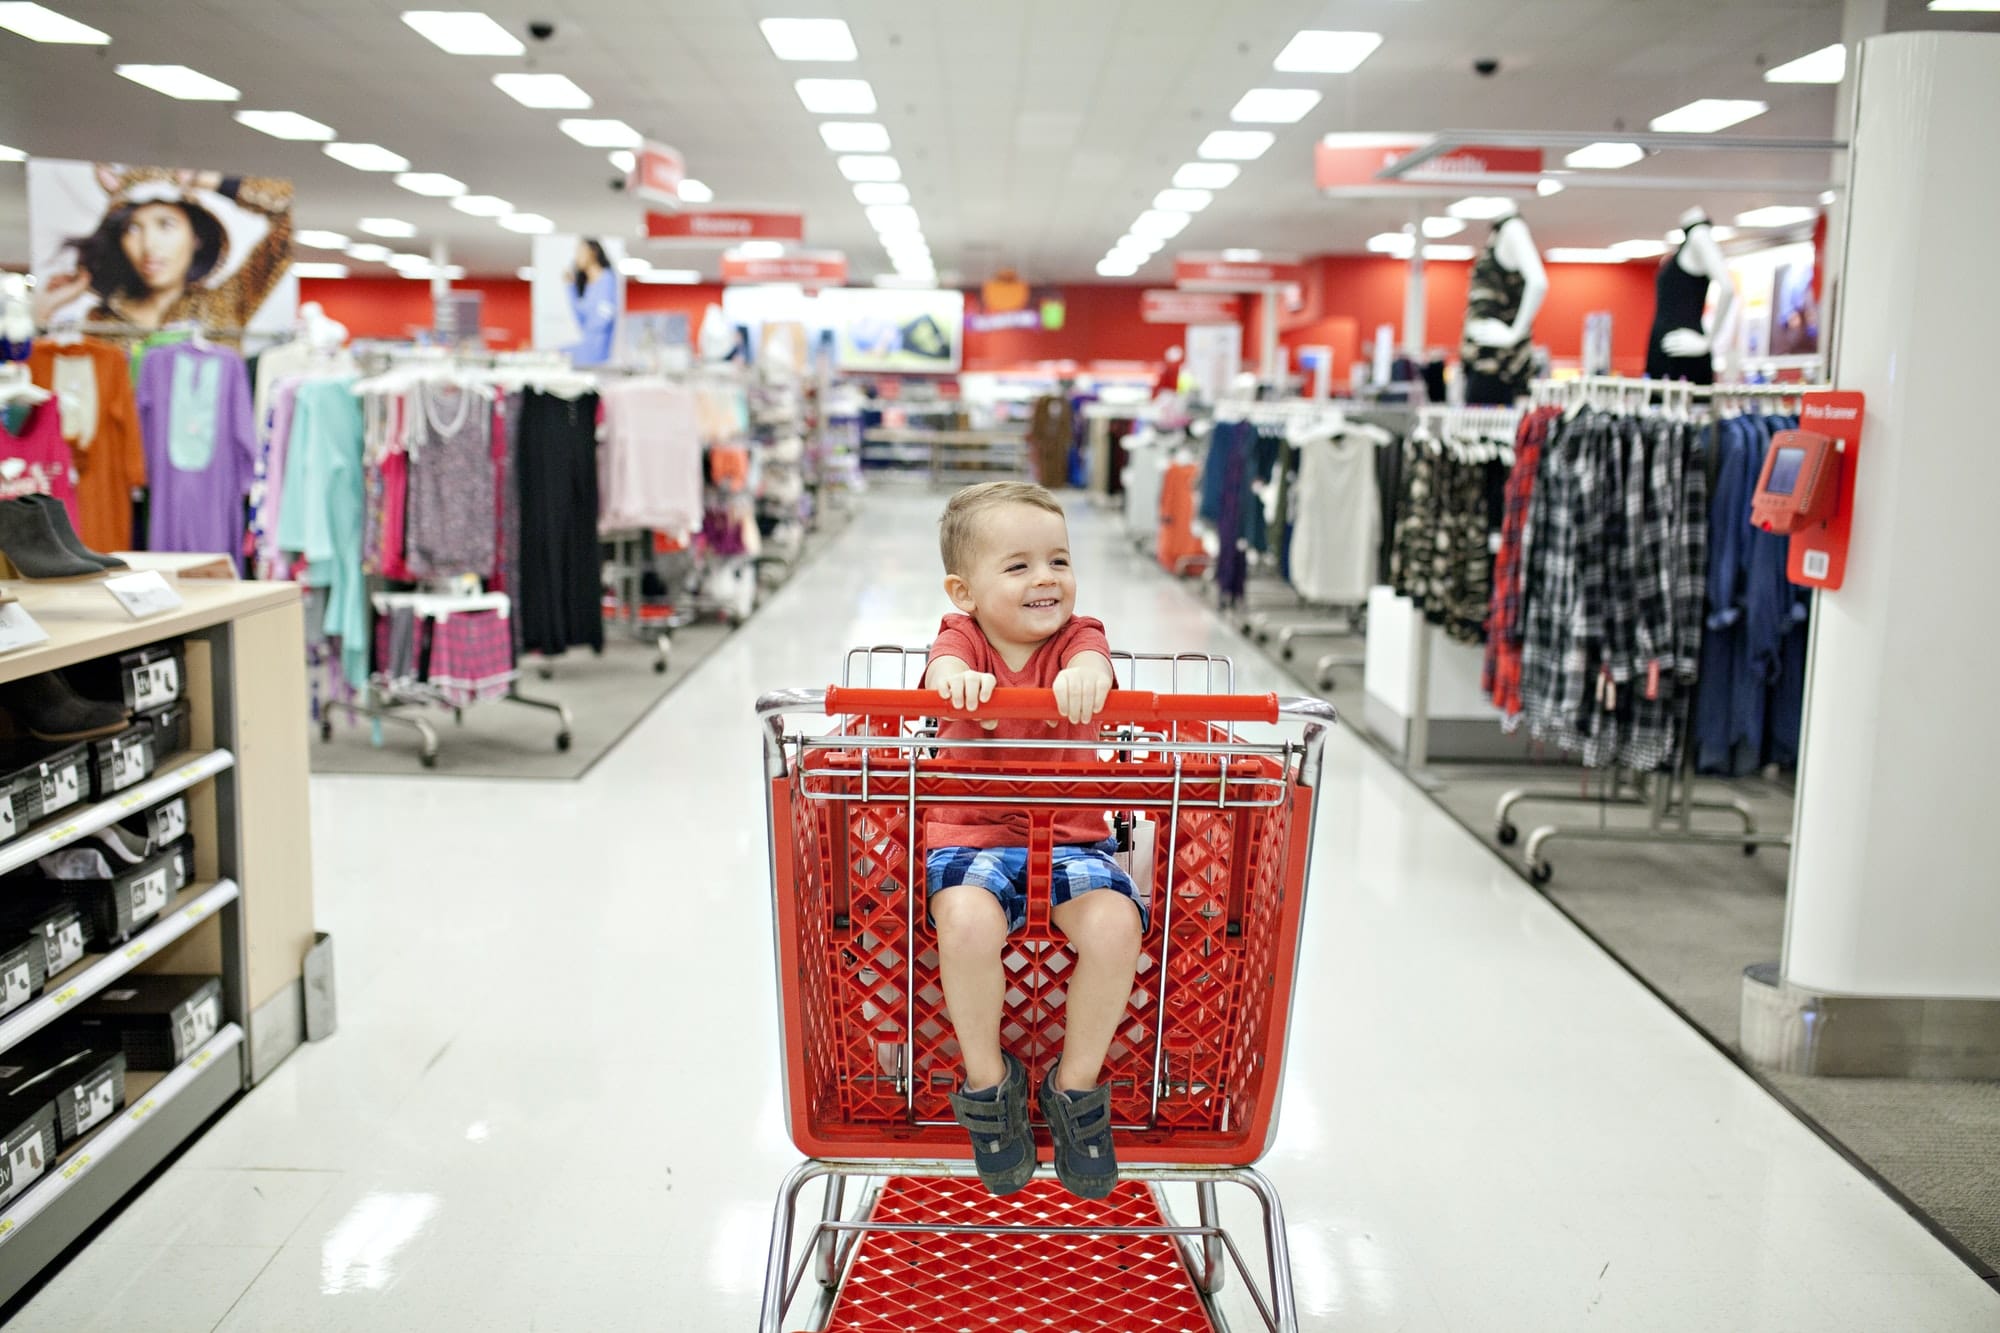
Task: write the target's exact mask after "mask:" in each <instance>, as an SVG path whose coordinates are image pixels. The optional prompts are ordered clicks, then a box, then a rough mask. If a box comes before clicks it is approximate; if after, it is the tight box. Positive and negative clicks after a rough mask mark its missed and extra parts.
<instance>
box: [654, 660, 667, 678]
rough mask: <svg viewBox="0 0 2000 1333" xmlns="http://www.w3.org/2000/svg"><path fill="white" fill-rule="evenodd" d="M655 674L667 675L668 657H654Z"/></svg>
mask: <svg viewBox="0 0 2000 1333" xmlns="http://www.w3.org/2000/svg"><path fill="white" fill-rule="evenodd" d="M653 674H654V675H656V676H664V675H666V674H667V659H666V658H664V657H656V658H654V659H653Z"/></svg>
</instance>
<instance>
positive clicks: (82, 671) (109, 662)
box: [69, 643, 187, 713]
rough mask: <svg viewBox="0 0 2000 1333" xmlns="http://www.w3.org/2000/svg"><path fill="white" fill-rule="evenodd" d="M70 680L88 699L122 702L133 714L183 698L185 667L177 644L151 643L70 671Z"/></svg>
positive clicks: (185, 678)
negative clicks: (117, 700) (120, 700)
mask: <svg viewBox="0 0 2000 1333" xmlns="http://www.w3.org/2000/svg"><path fill="white" fill-rule="evenodd" d="M69 675H70V679H71V680H72V681H73V682H74V683H75V685H76V688H77V690H78V691H79V692H81V693H83V694H85V695H88V696H89V697H90V698H92V699H122V700H123V701H124V703H125V706H126V707H127V708H129V709H131V710H132V711H133V712H134V713H145V712H150V711H151V710H153V709H156V708H160V707H162V706H164V705H166V704H171V703H178V702H179V701H180V700H181V699H182V698H184V697H185V692H186V680H187V667H186V661H185V659H184V658H183V656H182V653H181V646H180V644H178V643H155V644H149V645H148V646H146V647H144V648H136V649H134V650H133V651H131V652H129V653H121V654H120V655H119V656H117V657H104V658H99V659H97V660H96V661H94V662H87V663H85V664H83V665H81V666H77V667H72V668H71V669H70V671H69Z"/></svg>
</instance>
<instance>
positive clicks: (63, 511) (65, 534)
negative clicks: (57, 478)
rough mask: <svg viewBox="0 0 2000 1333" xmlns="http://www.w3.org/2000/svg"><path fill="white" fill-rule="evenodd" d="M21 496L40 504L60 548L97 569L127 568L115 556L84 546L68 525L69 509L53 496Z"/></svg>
mask: <svg viewBox="0 0 2000 1333" xmlns="http://www.w3.org/2000/svg"><path fill="white" fill-rule="evenodd" d="M21 498H22V499H24V500H26V501H27V502H28V503H30V504H34V505H40V506H41V509H42V512H43V513H44V514H46V515H47V516H48V520H49V527H50V529H51V530H52V531H53V532H54V533H55V534H56V540H57V541H58V542H60V543H62V548H63V549H64V550H65V551H68V552H69V553H70V554H71V555H73V556H76V557H77V558H78V559H80V560H88V561H90V562H91V563H92V564H94V565H96V566H97V567H98V568H99V569H126V568H128V566H127V565H126V563H125V562H124V561H123V560H120V559H119V558H118V557H117V556H115V555H104V554H101V553H100V552H97V551H93V550H91V549H90V548H89V547H88V546H85V545H84V544H83V538H81V537H79V536H77V535H76V529H75V528H73V527H71V526H70V521H69V510H68V509H67V508H66V507H64V505H63V502H62V501H61V500H58V499H56V497H55V496H53V495H24V496H22V497H21Z"/></svg>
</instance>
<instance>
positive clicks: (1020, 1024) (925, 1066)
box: [758, 648, 1334, 1333]
mask: <svg viewBox="0 0 2000 1333" xmlns="http://www.w3.org/2000/svg"><path fill="white" fill-rule="evenodd" d="M1115 657H1116V659H1117V660H1116V662H1115V666H1116V668H1117V673H1118V676H1119V678H1120V680H1121V682H1123V683H1127V684H1131V685H1133V686H1135V687H1137V686H1140V685H1144V684H1147V683H1149V678H1156V679H1155V680H1152V681H1151V682H1150V683H1157V684H1160V685H1164V686H1165V687H1166V688H1165V691H1164V692H1154V691H1152V690H1148V689H1142V688H1132V689H1118V690H1114V691H1113V692H1112V694H1111V696H1110V699H1109V701H1108V702H1107V704H1106V707H1105V710H1104V712H1103V714H1102V716H1101V718H1100V721H1101V722H1103V723H1104V730H1103V733H1102V735H1101V737H1100V739H1099V740H1097V741H1093V742H1078V741H1020V740H1006V741H999V742H985V743H982V742H978V741H959V740H954V741H952V742H951V744H950V746H949V747H948V748H946V749H940V748H939V745H938V741H937V733H936V727H935V723H934V719H935V718H936V717H937V716H938V715H939V714H940V713H941V711H946V710H948V705H944V704H943V703H942V701H940V700H939V698H938V697H937V695H936V693H935V692H933V691H919V690H915V689H909V688H872V687H873V686H874V685H875V684H876V683H877V682H879V681H881V680H882V679H883V677H884V676H886V677H888V679H889V682H890V683H892V684H894V685H897V686H908V685H911V684H914V683H915V682H916V681H917V680H918V679H920V678H921V675H922V669H923V661H924V654H923V652H922V651H921V650H909V649H903V648H873V649H856V650H855V651H854V652H852V653H850V654H849V657H848V663H847V668H846V670H845V671H844V672H843V681H844V682H847V683H844V684H843V685H840V686H835V687H832V688H829V689H826V690H790V691H783V692H779V693H774V694H769V695H766V696H764V697H763V698H762V699H760V700H759V701H758V712H759V715H760V716H761V717H762V718H763V719H764V721H765V723H766V725H767V729H766V732H765V737H764V753H765V761H766V777H767V779H768V781H769V788H768V794H769V802H770V828H771V865H772V890H773V896H774V899H775V906H776V912H775V933H776V951H777V962H778V978H779V992H780V1000H781V1007H782V1014H783V1023H782V1030H783V1041H784V1052H783V1063H784V1076H785V1077H784V1085H785V1106H786V1119H787V1123H788V1127H789V1130H790V1132H791V1136H792V1141H793V1142H794V1143H795V1144H796V1145H797V1146H798V1148H799V1150H800V1151H801V1152H803V1153H805V1154H806V1156H807V1158H808V1159H809V1160H807V1161H805V1162H802V1163H801V1164H800V1165H799V1166H798V1167H797V1168H795V1169H794V1170H793V1171H792V1172H791V1173H790V1175H789V1176H788V1177H787V1178H786V1180H785V1182H784V1185H783V1188H782V1189H781V1191H780V1194H779V1199H778V1205H777V1209H776V1215H775V1217H774V1220H773V1225H772V1236H771V1254H770V1260H769V1266H768V1268H767V1270H766V1278H765V1288H764V1300H763V1309H762V1316H761V1320H760V1324H759V1327H760V1329H761V1330H763V1333H784V1331H785V1329H786V1325H785V1323H784V1321H785V1319H786V1316H787V1314H788V1312H789V1311H791V1309H792V1307H793V1306H794V1304H795V1303H797V1302H798V1300H799V1291H800V1288H801V1286H802V1285H803V1283H804V1279H805V1274H806V1272H807V1269H808V1267H812V1268H813V1269H814V1270H815V1274H816V1277H817V1279H818V1283H819V1288H820V1291H819V1295H818V1297H817V1301H816V1304H815V1305H814V1308H813V1309H812V1311H811V1312H810V1314H809V1316H808V1318H809V1321H810V1322H809V1325H807V1326H809V1327H810V1328H812V1329H814V1330H819V1331H820V1333H834V1331H836V1330H839V1331H842V1333H887V1330H895V1331H896V1333H929V1331H930V1330H938V1331H939V1333H942V1331H943V1330H947V1329H950V1330H958V1329H964V1328H980V1329H986V1328H992V1329H1002V1328H1004V1329H1009V1330H1012V1329H1016V1328H1031V1327H1032V1328H1048V1329H1061V1330H1065V1331H1066V1333H1073V1331H1077V1330H1100V1329H1101V1330H1114V1329H1115V1330H1130V1329H1134V1328H1140V1327H1144V1328H1148V1329H1158V1330H1162V1331H1163V1333H1181V1331H1183V1330H1185V1331H1186V1333H1196V1331H1197V1330H1199V1331H1201V1333H1208V1331H1210V1330H1215V1329H1219V1328H1223V1327H1225V1325H1224V1324H1223V1323H1222V1322H1221V1317H1220V1315H1219V1313H1218V1311H1217V1310H1216V1307H1215V1297H1216V1293H1217V1292H1219V1291H1220V1290H1221V1288H1222V1285H1223V1279H1224V1275H1225V1272H1226V1269H1225V1266H1224V1260H1225V1256H1226V1257H1227V1259H1228V1260H1229V1261H1230V1262H1231V1263H1232V1264H1233V1266H1234V1267H1235V1268H1236V1270H1237V1272H1238V1273H1239V1275H1240V1276H1241V1278H1242V1279H1243V1282H1244V1286H1245V1289H1246V1291H1247V1292H1248V1293H1249V1296H1250V1298H1251V1300H1252V1301H1253V1302H1254V1304H1255V1306H1256V1308H1257V1311H1258V1313H1259V1314H1260V1315H1261V1316H1262V1318H1263V1322H1264V1324H1265V1327H1266V1328H1267V1329H1271V1330H1278V1331H1279V1333H1293V1331H1294V1330H1296V1329H1297V1327H1298V1323H1297V1314H1296V1311H1295V1308H1294V1303H1293V1296H1292V1284H1291V1266H1290V1258H1289V1252H1288V1249H1287V1246H1286V1242H1285V1231H1284V1215H1283V1210H1282V1207H1281V1205H1280V1202H1279V1199H1278V1195H1277V1193H1276V1191H1275V1190H1274V1189H1273V1188H1272V1187H1271V1185H1270V1182H1269V1181H1267V1180H1266V1179H1265V1178H1264V1177H1263V1176H1262V1175H1261V1174H1259V1173H1258V1172H1257V1171H1255V1170H1254V1169H1253V1164H1254V1163H1255V1162H1256V1161H1257V1160H1258V1159H1259V1158H1260V1157H1261V1156H1262V1155H1263V1153H1264V1152H1265V1150H1266V1149H1267V1148H1268V1146H1269V1144H1270V1142H1271V1139H1272V1136H1273V1134H1274V1133H1275V1130H1276V1124H1277V1114H1278V1100H1279V1090H1280V1087H1281V1080H1282V1076H1283V1071H1284V1057H1285V1044H1286V1038H1287V1035H1288V1032H1289V1021H1288V1020H1289V1017H1290V1010H1291V997H1292V985H1293V977H1294V972H1295V969H1296V964H1297V958H1298V950H1299V939H1300V933H1299V932H1300V923H1301V919H1302V915H1303V911H1304V907H1305V896H1306V895H1305V887H1306V872H1307V867H1308V865H1309V864H1310V861H1311V848H1312V830H1313V825H1314V818H1313V816H1314V812H1315V809H1316V802H1317V797H1318V791H1319V773H1320V764H1321V755H1322V746H1323V744H1324V741H1325V735H1326V728H1327V725H1328V724H1330V723H1331V722H1332V721H1333V720H1334V712H1333V708H1332V706H1331V705H1329V704H1327V703H1325V702H1323V701H1321V700H1318V699H1307V698H1295V699H1283V700H1281V699H1279V698H1278V697H1277V696H1276V695H1236V694H1234V693H1233V692H1230V689H1231V686H1232V685H1233V673H1232V670H1231V668H1230V665H1229V663H1228V661H1227V659H1223V658H1215V657H1208V656H1204V655H1198V654H1178V655H1148V654H1117V655H1115ZM857 675H858V676H860V677H861V678H862V679H861V681H860V683H859V684H856V683H854V682H855V678H856V677H857ZM1189 684H1193V685H1196V686H1199V687H1201V689H1200V692H1194V693H1182V692H1181V690H1182V688H1183V687H1184V686H1186V685H1189ZM1218 687H1219V688H1218ZM980 716H981V717H1017V718H1021V717H1025V718H1054V717H1055V716H1056V712H1055V705H1054V697H1053V694H1052V692H1051V691H1047V690H1000V691H996V692H995V694H994V697H993V699H992V701H991V702H990V703H988V704H986V705H985V706H983V707H982V708H981V710H980ZM807 719H818V729H817V730H815V729H812V728H811V727H809V726H808V725H807ZM999 747H1006V748H1007V749H1009V750H1011V751H1012V752H1014V753H1015V754H1016V755H1018V754H1019V753H1020V751H1021V750H1022V749H1024V748H1025V749H1030V750H1037V751H1048V752H1049V754H1048V760H1047V761H1042V760H1041V759H1040V757H1039V755H1037V757H1036V758H1035V759H1033V760H1028V761H1023V760H1020V759H1018V758H1016V759H1014V760H1013V761H1012V762H1004V761H999V760H996V759H991V758H983V757H981V754H980V751H981V749H982V748H988V749H993V748H999ZM1079 749H1081V750H1087V751H1089V752H1090V753H1089V757H1088V758H1087V759H1085V760H1083V761H1081V762H1078V761H1076V760H1075V758H1074V755H1073V753H1072V754H1070V755H1064V754H1061V753H1057V752H1059V751H1070V752H1074V751H1076V750H1079ZM1065 760H1067V761H1066V762H1061V761H1065ZM952 804H977V805H982V806H993V805H1015V806H1019V807H1022V808H1024V809H1025V811H1026V813H1027V816H1028V825H1029V830H1030V832H1029V856H1028V901H1029V916H1028V924H1027V927H1026V929H1025V930H1024V931H1022V932H1018V933H1017V934H1016V935H1015V936H1014V937H1013V938H1011V939H1010V941H1009V944H1008V950H1007V953H1006V955H1005V964H1006V967H1007V969H1008V972H1009V976H1010V983H1011V984H1010V986H1009V989H1008V992H1007V996H1006V1010H1005V1017H1004V1018H1003V1021H1002V1025H1001V1034H1002V1039H1003V1041H1004V1042H1005V1044H1006V1045H1007V1047H1008V1049H1010V1050H1011V1051H1013V1052H1014V1053H1015V1054H1016V1055H1017V1056H1018V1057H1019V1058H1020V1059H1021V1061H1022V1062H1023V1063H1024V1064H1025V1065H1027V1066H1028V1068H1029V1076H1030V1079H1031V1080H1033V1079H1036V1078H1039V1076H1040V1073H1041V1071H1042V1070H1043V1069H1045V1068H1047V1066H1048V1064H1049V1062H1050V1061H1052V1060H1054V1059H1055V1058H1057V1056H1058V1055H1059V1054H1060V1051H1061V1047H1062V1036H1063V1003H1062V1002H1063V994H1064V979H1065V977H1066V976H1067V974H1068V971H1069V968H1070V967H1071V966H1072V965H1073V963H1074V957H1073V955H1072V954H1071V953H1070V952H1069V950H1068V948H1067V947H1066V945H1065V943H1064V941H1063V938H1062V935H1061V932H1060V931H1058V930H1056V929H1054V928H1053V926H1052V925H1051V923H1050V921H1049V908H1048V891H1047V882H1048V875H1049V858H1050V851H1051V828H1052V821H1053V819H1054V816H1055V814H1056V812H1057V811H1058V810H1060V809H1062V808H1063V807H1069V806H1086V807H1093V808H1099V809H1106V810H1111V811H1114V812H1116V819H1117V824H1118V836H1119V839H1120V842H1121V845H1122V846H1125V847H1128V848H1130V849H1131V851H1132V854H1133V856H1134V858H1135V861H1134V867H1133V868H1134V871H1135V874H1134V878H1135V881H1137V882H1138V883H1139V884H1140V886H1141V888H1142V891H1143V889H1144V888H1145V887H1146V886H1148V885H1150V888H1151V903H1152V909H1153V910H1152V913H1151V916H1152V920H1151V923H1150V925H1149V926H1148V928H1147V931H1146V935H1145V939H1144V942H1143V946H1142V954H1141V958H1140V961H1139V967H1138V975H1137V978H1136V980H1135V984H1134V987H1133V992H1132V997H1131V999H1130V1001H1129V1003H1128V1007H1127V1011H1126V1016H1125V1021H1124V1022H1123V1023H1122V1024H1121V1026H1120V1029H1119V1033H1118V1036H1117V1038H1116V1040H1115V1041H1114V1042H1113V1044H1112V1047H1111V1051H1110V1055H1109V1058H1108V1059H1107V1061H1106V1064H1105V1071H1106V1074H1105V1076H1106V1077H1107V1078H1108V1079H1109V1081H1110V1083H1111V1086H1112V1115H1113V1119H1114V1126H1115V1129H1116V1132H1117V1136H1118V1155H1119V1161H1120V1164H1121V1167H1122V1170H1121V1177H1122V1178H1121V1181H1120V1183H1119V1186H1118V1189H1117V1190H1116V1191H1115V1192H1114V1193H1113V1194H1112V1196H1111V1197H1110V1198H1108V1199H1105V1200H1102V1201H1099V1202H1086V1201H1083V1200H1079V1199H1076V1198H1074V1197H1072V1196H1071V1195H1069V1194H1068V1193H1067V1192H1066V1191H1064V1190H1063V1189H1062V1188H1061V1187H1060V1186H1059V1185H1057V1184H1056V1183H1055V1182H1054V1180H1053V1178H1052V1176H1051V1175H1050V1171H1049V1166H1048V1163H1049V1149H1048V1144H1047V1142H1046V1138H1045V1137H1044V1139H1043V1141H1042V1142H1041V1144H1040V1149H1041V1156H1042V1164H1043V1165H1042V1169H1041V1171H1040V1173H1038V1176H1037V1178H1036V1180H1035V1181H1034V1182H1032V1183H1031V1184H1030V1185H1029V1186H1028V1188H1026V1189H1024V1190H1022V1191H1020V1192H1019V1193H1016V1194H1014V1195H1010V1196H1007V1197H1005V1198H994V1197H993V1196H991V1195H989V1194H987V1193H986V1191H985V1190H984V1188H983V1187H982V1186H981V1185H980V1184H979V1183H978V1181H977V1179H976V1178H974V1171H973V1168H972V1164H971V1161H970V1156H971V1154H970V1150H969V1147H968V1145H967V1144H966V1142H965V1135H964V1132H963V1131H962V1130H961V1129H959V1128H958V1126H957V1125H956V1124H955V1123H954V1121H953V1119H952V1115H951V1109H950V1106H949V1103H948V1102H947V1100H946V1094H947V1093H949V1092H950V1091H951V1090H952V1089H953V1088H954V1086H955V1081H956V1078H957V1071H958V1050H957V1043H956V1040H955V1039H954V1037H953V1035H952V1028H951V1021H950V1018H949V1015H948V1014H947V1013H946V1012H945V1007H944V993H943V988H942V986H941V985H940V983H939V978H938V961H937V951H936V941H935V937H934V935H933V933H932V930H931V927H930V926H929V925H928V924H927V920H926V913H925V911H924V910H923V904H922V893H923V871H922V866H923V852H924V848H923V846H922V814H923V811H924V810H925V809H926V808H931V807H937V806H944V805H952ZM1149 848H1150V857H1149V855H1148V849H1149ZM1148 860H1150V868H1149V869H1148V868H1147V863H1148ZM814 1180H822V1181H824V1182H825V1184H824V1199H823V1204H822V1208H821V1215H820V1217H819V1219H818V1221H817V1222H816V1223H814V1224H812V1225H811V1226H810V1228H809V1229H808V1230H807V1231H806V1234H805V1235H804V1236H802V1237H801V1236H798V1235H797V1234H796V1233H797V1232H798V1230H799V1226H798V1209H799V1201H800V1196H801V1192H802V1191H803V1189H804V1187H805V1186H806V1185H807V1184H808V1183H809V1182H812V1181H814ZM850 1181H861V1182H864V1184H865V1186H866V1188H865V1189H864V1192H863V1194H862V1197H861V1198H860V1200H859V1203H858V1207H856V1208H855V1210H854V1211H853V1212H852V1213H851V1214H850V1213H849V1211H848V1208H847V1198H846V1187H847V1185H848V1183H849V1182H850ZM1220 1184H1233V1185H1239V1186H1242V1187H1244V1188H1246V1189H1247V1190H1249V1191H1250V1193H1251V1194H1252V1195H1254V1196H1255V1199H1256V1201H1257V1203H1258V1204H1259V1205H1260V1214H1261V1218H1262V1224H1263V1225H1262V1230H1263V1243H1264V1250H1265V1259H1266V1264H1265V1272H1264V1274H1263V1275H1262V1280H1263V1285H1264V1290H1262V1291H1260V1290H1259V1289H1258V1286H1259V1283H1258V1279H1256V1278H1253V1276H1252V1274H1251V1271H1250V1268H1249V1265H1248V1264H1247V1263H1246V1261H1245V1259H1244V1257H1243V1254H1242V1252H1241V1251H1240V1250H1239V1249H1238V1247H1237V1245H1236V1243H1235V1240H1234V1239H1233V1238H1232V1236H1231V1235H1230V1234H1229V1232H1228V1231H1227V1230H1226V1229H1225V1228H1223V1227H1222V1225H1221V1224H1220V1213H1219V1210H1218V1206H1217V1194H1216V1187H1217V1186H1218V1185H1220ZM1170 1186H1191V1187H1192V1192H1193V1195H1194V1200H1195V1207H1196V1211H1197V1214H1198V1218H1197V1221H1196V1222H1195V1223H1194V1224H1191V1225H1184V1224H1181V1223H1179V1222H1177V1221H1176V1220H1175V1218H1174V1216H1173V1214H1172V1212H1171V1211H1170V1210H1169V1208H1168V1206H1167V1201H1168V1187H1170ZM795 1254H796V1255H797V1258H796V1259H795V1258H794V1256H795Z"/></svg>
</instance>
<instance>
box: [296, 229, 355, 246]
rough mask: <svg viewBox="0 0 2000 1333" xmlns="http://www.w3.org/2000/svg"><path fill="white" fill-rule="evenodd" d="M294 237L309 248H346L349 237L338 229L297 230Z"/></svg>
mask: <svg viewBox="0 0 2000 1333" xmlns="http://www.w3.org/2000/svg"><path fill="white" fill-rule="evenodd" d="M292 239H293V240H295V241H297V242H298V243H299V244H300V245H303V246H304V247H306V249H308V250H345V249H346V248H347V238H346V237H345V236H343V235H341V234H340V233H339V232H337V231H313V230H311V229H307V230H305V231H295V232H293V233H292Z"/></svg>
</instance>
